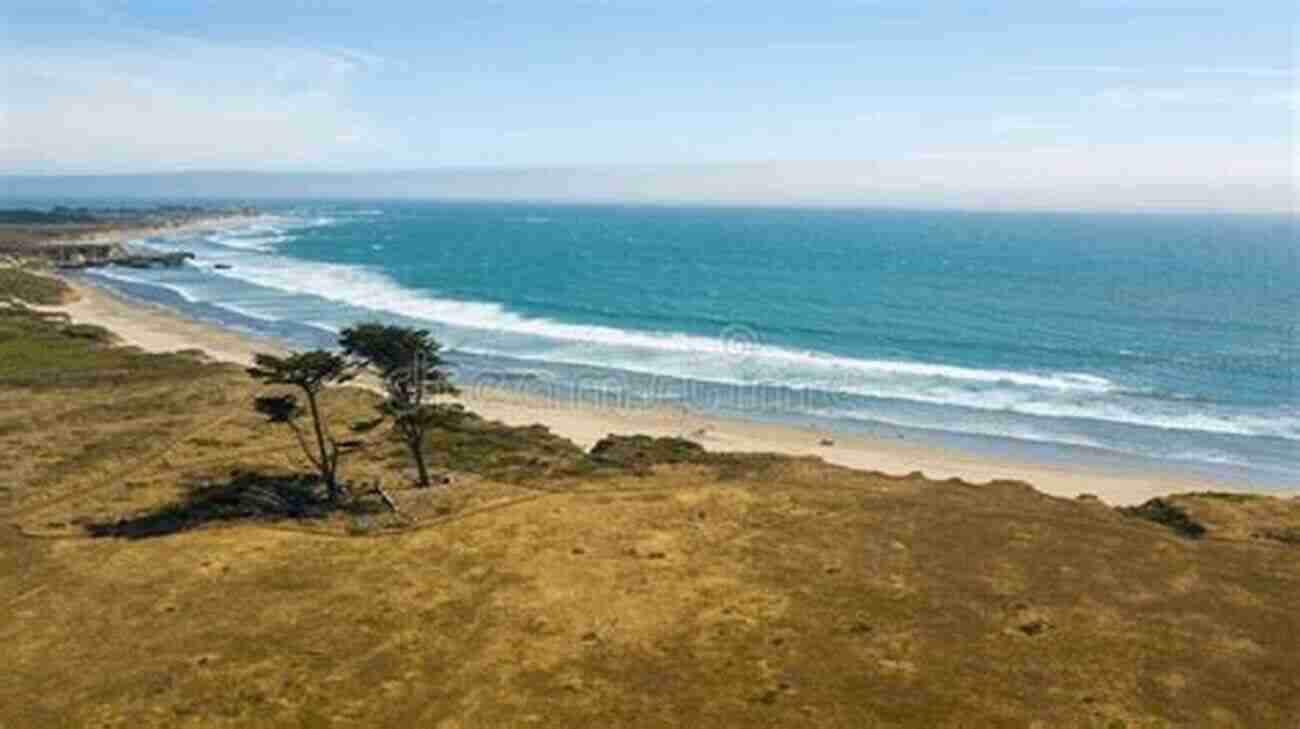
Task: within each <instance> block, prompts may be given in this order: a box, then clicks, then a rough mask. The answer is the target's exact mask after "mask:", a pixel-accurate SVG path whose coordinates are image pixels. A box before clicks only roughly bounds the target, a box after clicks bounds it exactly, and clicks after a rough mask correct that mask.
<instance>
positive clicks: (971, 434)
mask: <svg viewBox="0 0 1300 729" xmlns="http://www.w3.org/2000/svg"><path fill="white" fill-rule="evenodd" d="M173 202H174V201H173ZM254 202H255V204H257V205H258V206H259V207H260V208H262V209H263V210H266V211H267V212H269V213H272V214H274V215H275V216H276V218H275V219H274V220H271V221H268V222H263V223H259V224H257V225H249V226H245V227H243V228H238V229H233V230H228V231H223V232H220V233H206V234H192V235H183V236H176V237H172V238H166V239H163V238H157V239H149V240H146V241H143V242H145V243H148V244H151V245H154V246H157V247H160V248H168V249H178V250H189V251H193V252H194V253H196V254H197V256H198V257H197V259H196V260H195V261H194V262H193V263H192V265H189V266H186V267H183V268H180V269H173V270H153V271H138V270H127V269H108V270H104V271H102V272H96V273H90V274H87V276H88V278H90V279H91V280H93V281H94V282H96V283H99V284H102V285H106V286H109V287H111V288H114V289H116V290H117V291H119V292H121V293H124V294H126V295H128V296H134V297H138V298H143V299H147V300H150V301H154V302H157V303H162V304H165V305H168V306H172V307H175V308H177V309H179V310H181V311H182V312H184V313H186V314H188V315H190V316H193V317H197V318H201V319H205V320H209V321H213V322H216V323H220V324H222V325H224V326H228V327H234V328H239V329H244V330H250V331H254V332H257V333H261V334H266V335H271V336H276V337H280V338H284V339H287V340H289V341H292V342H294V343H297V344H299V345H302V346H312V345H316V344H322V343H328V342H330V341H331V340H332V338H333V332H334V331H336V330H337V329H339V328H341V327H343V326H346V325H347V324H349V323H351V322H355V321H359V320H366V319H391V320H396V321H403V322H407V323H411V324H418V325H420V326H423V327H426V328H428V329H431V330H432V331H433V332H434V333H435V334H436V335H437V337H438V338H439V339H440V340H442V341H443V342H444V343H445V344H446V346H447V347H448V348H449V354H450V358H451V360H452V361H453V362H454V363H455V366H456V370H457V375H458V377H459V378H460V379H461V381H462V384H470V385H471V386H472V384H473V383H489V384H495V385H504V386H508V387H513V388H517V389H520V390H526V391H530V392H533V393H536V394H540V395H544V396H547V397H550V398H554V399H555V400H557V401H564V400H566V399H573V398H577V399H583V400H584V401H586V402H589V403H592V402H594V403H609V404H619V405H624V406H627V405H634V406H635V405H649V404H656V405H673V406H680V407H683V408H686V409H690V410H696V411H701V412H709V413H718V414H724V415H732V416H738V417H745V418H752V419H758V420H766V421H778V422H790V423H798V424H803V425H812V426H815V427H818V428H822V429H826V430H830V431H852V432H864V433H868V434H872V435H877V436H881V437H887V438H906V439H912V440H919V441H922V442H927V443H934V444H940V445H944V446H947V447H954V448H958V449H964V450H969V451H976V452H996V453H998V454H1002V455H1010V456H1013V457H1020V458H1024V459H1027V460H1035V461H1058V460H1068V461H1078V460H1086V461H1089V462H1092V463H1095V464H1096V465H1098V466H1103V467H1104V466H1107V465H1114V466H1116V467H1122V468H1133V467H1136V468H1141V469H1154V470H1161V471H1172V472H1185V473H1189V474H1196V475H1202V476H1210V477H1222V478H1227V479H1230V480H1233V481H1237V482H1248V483H1252V484H1255V485H1257V486H1259V487H1263V488H1270V487H1287V486H1292V487H1293V486H1300V386H1298V384H1297V383H1298V380H1297V373H1298V372H1300V338H1298V337H1297V322H1298V321H1300V247H1298V245H1297V240H1296V228H1295V221H1294V219H1292V218H1289V217H1256V216H1199V215H1198V216H1177V215H1162V216H1120V215H1096V214H1087V215H1085V214H984V213H960V212H915V211H882V210H811V209H809V210H801V209H755V208H708V207H646V206H641V207H630V206H627V207H624V206H596V205H550V204H490V203H439V202H395V201H394V202H380V201H364V202H337V201H332V202H331V201H288V202H257V201H254ZM78 203H79V204H80V203H84V201H78ZM134 204H139V202H138V201H135V203H134ZM218 265H221V266H222V268H217V266H218ZM227 266H228V268H226V267H227Z"/></svg>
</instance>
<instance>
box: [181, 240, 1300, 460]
mask: <svg viewBox="0 0 1300 729" xmlns="http://www.w3.org/2000/svg"><path fill="white" fill-rule="evenodd" d="M229 260H232V261H235V262H234V267H233V268H232V269H230V270H224V271H221V272H220V275H221V276H223V277H230V278H236V279H240V280H243V281H246V282H249V283H252V284H256V285H258V286H262V287H267V288H271V289H276V290H278V291H281V292H286V293H289V294H296V295H301V296H304V297H312V298H311V299H307V300H302V301H298V302H295V303H296V304H297V305H296V306H294V307H292V308H293V309H294V310H295V312H296V313H297V314H298V315H297V316H284V318H292V319H293V320H296V321H306V323H310V324H312V325H313V326H319V327H322V328H326V329H329V330H337V329H338V328H340V327H341V326H345V325H347V324H348V323H351V322H352V321H355V320H358V319H361V318H366V317H368V316H373V315H376V314H382V313H388V314H397V315H401V316H405V317H409V318H412V319H416V320H421V321H427V322H430V323H436V324H440V325H443V326H444V327H447V328H448V329H446V330H444V331H440V332H439V337H440V338H442V339H444V340H445V342H446V343H447V344H448V345H449V346H450V347H452V348H454V349H458V350H460V351H464V352H469V353H477V354H485V355H494V356H506V357H510V358H513V359H517V360H526V361H537V362H549V363H559V364H572V365H587V366H594V367H605V368H612V369H617V370H624V371H629V372H635V373H640V374H644V375H650V376H670V377H678V378H683V379H690V380H697V381H707V382H716V383H723V384H735V385H745V386H753V385H757V384H771V385H776V386H781V387H787V388H794V389H800V388H802V389H808V390H816V391H821V392H829V393H841V394H849V395H857V396H862V397H868V398H878V399H887V400H890V399H892V400H900V401H908V402H921V403H930V404H936V405H943V406H958V407H963V408H968V409H971V410H978V411H995V412H1005V413H1014V414H1018V415H1030V416H1036V417H1043V418H1053V419H1061V418H1078V419H1085V420H1093V421H1106V422H1114V423H1124V424H1129V425H1137V426H1145V427H1152V428H1162V429H1171V430H1186V431H1197V432H1205V433H1218V434H1230V435H1244V436H1273V437H1278V438H1285V439H1291V440H1300V414H1282V415H1278V416H1276V417H1274V416H1258V415H1238V414H1232V413H1223V412H1216V411H1212V410H1208V409H1207V408H1206V406H1205V405H1204V404H1198V403H1185V402H1184V403H1179V402H1151V401H1148V400H1138V401H1135V400H1132V399H1129V398H1128V397H1127V396H1126V395H1125V393H1124V390H1123V388H1122V387H1120V386H1119V385H1117V384H1116V383H1114V382H1112V381H1110V380H1108V379H1106V378H1103V377H1098V376H1096V375H1091V374H1086V373H1038V372H1020V371H1012V370H1002V369H978V368H970V367H958V366H953V365H944V364H935V363H924V362H907V361H895V360H884V359H854V358H849V357H843V356H837V355H831V354H827V353H821V352H810V351H798V350H794V349H788V348H783V347H776V346H771V345H765V344H756V343H754V342H753V339H754V337H751V336H748V333H747V332H746V331H744V330H742V331H740V332H739V335H740V336H737V337H727V336H720V337H705V336H698V335H690V334H680V333H668V332H662V333H657V332H644V331H630V330H623V329H617V328H614V327H607V326H596V325H582V324H571V323H565V322H559V321H554V320H551V319H544V318H534V317H527V316H523V315H520V314H518V313H516V312H513V311H510V310H508V309H506V308H505V307H503V306H501V305H499V304H495V303H488V302H474V301H459V300H453V299H445V298H438V297H436V296H431V295H428V294H425V293H422V292H419V291H415V290H411V289H408V288H405V287H403V286H400V285H398V284H397V283H395V282H393V281H392V280H391V279H389V278H388V277H387V276H386V275H384V274H382V273H380V272H378V271H373V270H369V269H366V268H362V267H358V266H350V265H343V264H330V263H314V262H304V261H298V260H294V259H289V258H284V257H281V256H277V255H274V254H265V253H258V254H255V255H254V254H253V253H251V252H245V253H236V254H235V255H234V257H233V258H231V259H229ZM163 285H166V284H163ZM168 287H169V288H171V289H172V290H174V291H177V293H179V294H181V295H182V296H185V297H186V299H187V300H190V301H192V300H193V298H192V297H191V295H190V293H189V292H186V291H184V290H182V289H180V288H179V287H175V286H168ZM226 298H228V297H223V296H215V297H214V298H213V299H212V303H215V304H217V305H221V306H228V307H230V308H232V309H233V308H234V307H235V306H240V307H241V308H243V309H244V310H243V311H241V312H240V313H245V314H247V315H254V314H252V313H250V312H252V311H256V310H257V309H261V308H265V307H257V306H252V307H250V306H249V303H248V302H246V301H238V300H234V299H232V300H225V299H226ZM262 298H264V297H259V299H262ZM313 302H314V303H313ZM327 302H332V304H336V305H339V309H338V311H337V312H335V314H336V315H337V317H338V320H337V321H326V320H324V319H327V318H329V317H330V314H329V313H325V312H322V311H321V309H322V307H324V308H329V306H330V303H327ZM284 303H286V304H287V303H288V302H284ZM283 308H286V309H287V308H289V307H283ZM358 309H360V310H361V311H358ZM261 317H262V318H275V317H271V316H269V315H266V314H261ZM1007 435H1008V436H1009V437H1021V438H1025V439H1032V438H1029V437H1026V436H1025V435H1012V434H1007ZM1044 439H1047V438H1046V437H1045V438H1044ZM1058 440H1059V439H1058Z"/></svg>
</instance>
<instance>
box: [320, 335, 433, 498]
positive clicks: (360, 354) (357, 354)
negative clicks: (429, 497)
mask: <svg viewBox="0 0 1300 729" xmlns="http://www.w3.org/2000/svg"><path fill="white" fill-rule="evenodd" d="M339 346H340V347H341V348H342V349H343V352H344V354H346V355H348V356H350V357H354V358H355V359H356V360H357V364H358V366H359V367H363V368H370V369H372V370H373V371H374V372H375V373H376V374H378V376H379V381H380V382H381V383H383V388H384V394H385V398H384V401H383V402H382V403H381V404H380V405H379V408H378V410H379V416H380V419H381V420H389V421H391V422H392V424H393V432H394V433H395V434H396V435H397V436H398V438H400V439H401V441H402V442H403V443H405V444H406V447H407V449H408V450H410V452H411V459H412V460H413V461H414V462H415V467H416V482H417V483H418V484H419V485H420V486H429V485H430V483H431V482H430V480H429V467H428V465H427V464H426V462H425V458H424V442H425V440H426V437H427V435H428V433H429V431H430V430H431V429H432V428H433V427H434V425H435V424H436V423H437V422H438V420H439V419H440V418H441V417H442V416H443V415H444V413H445V412H446V409H445V408H444V407H441V406H440V405H437V404H434V403H433V402H432V399H433V398H435V397H438V396H440V395H455V394H457V390H456V388H455V387H454V386H453V385H452V384H451V379H450V378H449V377H448V376H447V373H446V371H445V370H443V369H442V367H443V361H442V358H441V357H440V356H438V350H439V349H440V345H439V344H438V343H437V342H436V341H434V339H433V338H432V337H431V336H429V332H427V331H425V330H423V329H413V328H410V327H401V326H395V325H388V324H380V323H378V322H368V323H365V324H358V325H356V326H353V327H349V328H347V329H344V330H343V333H342V334H341V335H340V337H339ZM376 424H377V423H376Z"/></svg>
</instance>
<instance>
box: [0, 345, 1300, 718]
mask: <svg viewBox="0 0 1300 729" xmlns="http://www.w3.org/2000/svg"><path fill="white" fill-rule="evenodd" d="M3 332H4V330H3V329H0V334H3ZM12 336H19V335H12V332H11V337H12ZM21 336H34V335H29V334H22V335H21ZM50 336H54V335H50ZM10 343H11V344H12V338H11V341H10ZM0 344H2V342H0ZM69 346H70V347H71V346H72V345H69ZM76 346H77V347H80V348H81V349H75V348H71V349H68V350H67V351H68V352H74V353H77V352H79V354H76V356H75V357H74V356H73V355H68V357H69V362H72V363H75V366H77V367H80V368H81V369H82V370H84V371H86V372H88V373H89V374H87V375H86V376H85V377H82V378H81V379H79V380H77V381H76V382H75V383H70V382H67V381H64V380H60V379H58V378H54V379H52V380H49V381H45V382H44V384H41V385H39V386H36V385H30V384H28V385H22V386H16V385H0V449H2V450H3V452H4V453H6V454H8V461H9V463H8V464H7V465H8V467H9V468H8V470H7V471H6V472H5V473H4V474H3V475H0V512H2V513H3V515H4V516H5V519H4V521H5V522H7V523H8V526H5V527H4V528H3V530H0V641H2V642H3V645H4V646H5V649H4V651H5V653H4V655H5V661H4V663H5V669H4V671H3V672H0V726H3V727H6V728H10V727H12V728H14V729H18V728H26V727H63V726H76V727H119V726H120V727H222V726H227V727H236V726H237V727H248V726H252V727H258V726H266V727H270V726H275V727H360V726H391V727H444V728H448V729H450V728H452V727H506V726H557V727H586V726H600V727H619V726H677V725H689V726H693V727H701V728H703V727H727V728H730V727H745V726H806V727H980V728H983V727H1044V728H1055V727H1089V728H1091V727H1099V728H1101V727H1105V728H1107V729H1109V728H1113V727H1129V728H1133V727H1251V728H1254V727H1292V726H1295V723H1294V721H1295V717H1296V716H1300V650H1297V648H1300V637H1298V636H1300V615H1297V613H1296V611H1295V610H1294V600H1295V596H1296V595H1297V594H1300V548H1297V547H1294V546H1291V545H1288V544H1287V543H1286V542H1284V541H1279V540H1274V539H1265V538H1256V537H1254V536H1253V534H1254V531H1256V530H1257V527H1255V526H1252V525H1255V524H1258V525H1261V526H1259V527H1258V528H1264V527H1267V528H1277V527H1280V526H1282V525H1285V524H1288V523H1291V524H1297V525H1300V519H1297V514H1300V510H1298V509H1297V504H1296V503H1295V502H1292V501H1281V500H1276V499H1250V500H1244V501H1238V500H1230V499H1222V498H1214V497H1192V496H1188V497H1177V499H1176V501H1177V502H1178V503H1179V504H1181V505H1183V506H1184V507H1185V508H1187V510H1188V513H1189V514H1190V515H1192V516H1193V517H1194V518H1197V519H1199V520H1201V521H1203V522H1204V523H1205V524H1206V526H1207V527H1209V528H1210V532H1209V534H1208V535H1207V537H1206V538H1205V539H1201V540H1188V539H1183V538H1180V537H1178V536H1177V535H1175V534H1174V533H1173V532H1171V531H1170V530H1168V529H1166V528H1164V527H1162V526H1160V525H1157V524H1152V523H1149V522H1146V521H1143V520H1141V519H1134V518H1131V517H1125V516H1122V515H1120V514H1117V513H1116V512H1114V511H1113V510H1111V509H1108V508H1106V507H1105V506H1103V505H1100V504H1096V503H1089V502H1084V501H1066V500H1060V499H1054V498H1050V497H1047V496H1044V495H1042V494H1039V493H1037V492H1035V491H1033V490H1032V489H1030V488H1029V487H1027V486H1025V485H1023V484H1018V483H1012V482H999V483H994V484H991V485H984V486H973V485H969V484H965V483H961V482H956V481H951V482H934V481H928V480H925V479H922V478H919V477H917V478H903V479H898V478H889V477H885V476H880V475H875V474H867V473H861V472H854V471H849V470H846V469H841V468H836V467H832V466H828V465H826V464H824V463H821V462H820V461H817V460H814V459H784V458H762V457H754V458H748V457H716V458H715V457H694V456H691V457H681V458H677V457H672V458H669V457H670V456H673V455H674V454H678V455H680V454H681V453H682V451H680V449H674V448H666V449H664V450H663V451H662V452H658V451H656V453H657V455H653V456H650V455H646V458H647V459H649V460H650V461H655V460H663V459H664V458H669V460H676V461H680V462H677V463H671V464H663V463H660V464H659V465H650V466H649V467H648V468H646V467H643V466H644V465H645V464H632V465H629V462H628V461H620V460H615V461H611V462H607V463H604V464H599V463H592V462H589V460H590V459H588V458H587V457H586V456H584V455H583V454H581V453H580V452H579V451H577V449H576V448H566V447H565V446H564V445H563V443H559V442H555V441H554V440H551V439H550V437H549V436H547V435H546V434H544V433H543V432H541V431H538V430H532V431H525V430H522V429H521V430H511V429H505V428H503V427H497V426H492V425H490V424H484V423H481V422H477V421H469V422H467V423H462V424H461V425H459V426H457V427H455V428H449V429H446V430H444V431H442V432H440V433H439V434H437V435H436V436H435V438H434V440H435V442H438V443H439V444H440V448H442V449H443V451H442V452H441V454H440V456H439V458H440V461H439V463H441V464H442V467H443V468H450V469H452V470H453V472H454V479H453V484H452V486H451V487H450V488H449V489H447V490H446V491H445V492H444V491H419V490H414V489H410V488H408V487H406V486H405V485H404V484H405V478H404V476H403V475H402V473H401V469H402V468H404V467H405V463H406V461H405V458H404V457H403V452H402V451H401V449H400V447H398V446H395V445H394V444H392V443H389V442H387V441H385V440H383V439H382V437H381V436H380V435H379V434H377V433H376V434H370V435H367V436H366V438H367V439H368V441H369V445H368V446H367V447H366V448H365V450H363V451H362V452H360V453H359V454H358V455H357V456H356V457H354V458H353V459H352V460H351V461H348V462H346V463H345V467H344V470H345V476H346V477H348V478H350V479H353V480H358V481H360V480H372V479H377V478H382V479H383V480H384V482H385V483H386V484H387V485H388V487H389V488H390V489H391V490H392V491H393V492H394V493H395V495H396V497H397V500H398V502H399V505H400V506H401V507H402V510H403V512H404V513H405V516H404V517H401V518H398V517H394V516H391V515H384V514H382V513H380V512H374V513H371V514H365V513H354V512H346V513H338V514H331V515H326V516H323V517H320V518H311V519H307V518H303V519H281V520H271V519H262V520H233V521H231V520H218V521H211V522H208V523H195V524H186V525H184V526H185V527H187V528H180V529H166V530H162V532H161V535H159V536H147V535H148V534H150V532H141V533H140V534H139V535H138V536H141V538H135V539H131V538H92V537H91V536H89V535H88V533H87V530H86V528H85V527H86V526H87V525H95V524H100V525H103V524H114V523H117V520H119V519H122V518H125V519H127V520H128V522H129V520H131V519H140V518H147V517H149V515H156V514H158V513H160V511H161V510H165V509H166V505H167V504H168V503H170V502H174V501H176V500H177V499H181V498H184V497H185V495H186V493H187V491H186V485H187V484H193V483H196V482H224V481H227V480H229V479H230V478H231V472H232V471H233V470H235V469H239V470H241V471H243V472H246V473H256V474H261V475H263V476H266V477H277V476H285V477H287V476H289V475H291V474H293V473H296V472H300V471H302V470H303V469H304V466H305V464H304V463H303V461H302V458H301V457H300V456H298V455H296V445H295V444H294V443H293V441H292V439H291V438H290V437H289V436H288V434H287V433H286V432H284V431H283V429H277V428H273V427H272V426H269V425H266V424H264V423H261V422H260V421H259V420H258V418H257V417H255V416H254V414H253V413H252V410H251V408H250V407H249V404H250V401H251V397H252V395H253V389H252V387H251V385H250V384H249V383H248V382H247V381H246V379H245V378H244V377H243V376H242V374H241V373H239V372H237V371H234V370H231V369H229V368H222V367H217V366H212V365H204V364H200V363H197V362H195V361H194V360H192V359H187V358H184V357H178V358H174V359H167V360H151V361H150V362H151V363H153V362H156V363H158V364H159V368H157V369H151V368H150V367H148V366H145V365H143V364H141V363H140V362H138V361H136V360H135V359H134V358H138V357H144V355H138V354H130V353H123V352H121V351H120V350H107V351H106V350H100V349H97V348H96V345H93V344H91V343H86V342H82V341H80V340H78V343H77V344H76ZM109 365H112V367H113V368H116V369H120V370H122V372H123V373H125V374H123V373H119V374H116V375H112V376H109V375H106V374H102V373H101V375H102V378H103V379H97V378H98V377H100V375H95V374H94V373H95V372H97V371H99V369H97V368H100V369H103V368H108V367H109ZM69 366H71V365H69ZM3 368H4V366H3V365H0V369H3ZM5 374H13V373H4V372H0V376H2V375H5ZM29 374H30V373H29ZM106 382H107V383H111V387H108V386H104V383H106ZM88 383H89V384H88ZM372 401H373V396H372V395H370V394H368V393H365V392H361V391H356V390H345V391H336V392H331V393H330V394H329V402H328V403H327V406H328V409H329V411H330V412H332V413H334V414H335V416H336V417H335V421H336V422H337V423H346V422H351V421H352V420H356V419H362V418H364V417H366V416H368V415H369V412H370V410H369V409H370V406H371V403H372ZM484 443H488V444H490V445H491V447H484V445H483V444H484ZM658 447H659V446H653V445H651V446H647V447H646V448H647V449H650V450H644V449H643V450H642V451H638V452H641V453H643V454H646V453H650V451H651V450H653V449H654V448H658ZM638 448H639V446H638ZM503 452H504V453H505V454H506V455H505V456H502V453H503ZM625 455H626V454H625ZM633 466H635V467H633Z"/></svg>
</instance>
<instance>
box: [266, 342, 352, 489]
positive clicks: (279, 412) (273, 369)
mask: <svg viewBox="0 0 1300 729" xmlns="http://www.w3.org/2000/svg"><path fill="white" fill-rule="evenodd" d="M248 374H249V375H250V376H251V377H253V379H255V380H257V381H259V382H262V383H265V384H267V385H287V386H289V387H296V388H298V389H299V390H300V391H302V394H303V396H304V397H305V398H306V399H307V410H308V413H309V415H310V416H311V425H312V431H313V432H314V434H315V441H316V442H315V446H314V447H313V446H311V445H310V444H309V443H308V441H307V438H306V436H305V435H304V434H303V431H302V429H301V428H299V427H298V419H299V418H300V417H301V416H302V408H301V407H300V406H299V405H298V398H297V397H296V396H294V395H291V394H290V395H271V396H265V397H259V398H257V399H256V401H255V402H254V407H255V408H256V409H257V411H258V412H259V413H261V414H263V415H265V416H266V417H267V419H268V420H270V421H271V422H273V423H283V424H285V425H288V426H289V427H290V428H291V429H292V430H293V432H294V435H295V436H297V438H298V444H299V445H300V446H302V451H303V453H304V454H305V455H306V456H307V460H308V461H311V464H312V465H313V466H315V467H316V470H317V471H318V472H319V473H320V476H321V480H323V481H324V482H325V488H326V489H327V490H328V493H329V498H330V499H331V500H334V501H337V500H339V499H340V497H342V496H343V487H342V486H341V485H340V484H339V480H338V471H339V457H340V453H341V449H340V447H339V444H338V442H336V441H335V440H334V438H333V436H331V435H330V431H329V425H328V424H327V423H326V422H325V418H324V417H323V415H322V413H321V408H320V393H321V390H323V389H324V388H325V387H326V386H328V385H337V384H342V383H344V382H347V381H349V380H351V379H352V378H353V377H354V376H355V374H356V372H355V368H354V367H353V366H352V364H351V363H349V362H348V360H347V359H346V358H344V357H343V356H341V355H338V354H335V353H333V352H326V351H324V350H315V351H311V352H298V353H294V354H290V355H289V356H287V357H276V356H274V355H270V354H257V355H255V356H254V358H253V366H252V367H250V368H248Z"/></svg>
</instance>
